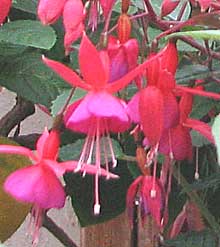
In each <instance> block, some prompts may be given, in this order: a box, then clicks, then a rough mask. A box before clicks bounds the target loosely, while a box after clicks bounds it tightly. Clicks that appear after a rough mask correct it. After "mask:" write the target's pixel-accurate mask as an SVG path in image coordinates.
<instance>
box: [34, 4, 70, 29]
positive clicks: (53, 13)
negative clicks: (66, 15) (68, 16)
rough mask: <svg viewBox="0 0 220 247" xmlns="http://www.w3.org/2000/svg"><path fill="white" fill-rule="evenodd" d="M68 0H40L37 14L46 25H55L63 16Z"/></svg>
mask: <svg viewBox="0 0 220 247" xmlns="http://www.w3.org/2000/svg"><path fill="white" fill-rule="evenodd" d="M66 1H67V0H39V3H38V9H37V14H38V17H39V19H40V21H41V22H42V23H43V24H44V25H48V24H53V23H54V22H56V21H57V20H58V19H59V18H60V16H61V15H62V12H63V8H64V5H65V3H66Z"/></svg>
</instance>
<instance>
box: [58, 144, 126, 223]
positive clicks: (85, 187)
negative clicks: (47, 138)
mask: <svg viewBox="0 0 220 247" xmlns="http://www.w3.org/2000/svg"><path fill="white" fill-rule="evenodd" d="M112 141H113V148H114V152H115V155H116V157H117V156H118V155H120V153H121V152H122V151H121V148H120V145H119V144H118V143H117V141H115V140H112ZM82 144H83V141H82V140H78V141H77V142H75V143H74V144H70V145H66V146H63V147H62V148H61V150H60V158H61V159H62V160H69V159H77V158H78V157H79V155H80V152H81V150H82ZM109 158H110V157H109ZM109 165H110V163H109ZM110 166H111V165H110ZM111 171H112V172H113V173H115V174H118V175H120V178H119V179H112V180H111V179H110V180H106V179H105V178H100V182H99V186H100V200H101V214H100V215H99V216H94V214H93V205H94V176H90V175H86V177H81V175H79V174H74V173H68V174H67V175H65V182H66V187H67V191H68V194H69V195H70V196H71V199H72V205H73V208H74V211H75V212H76V214H77V216H78V218H79V222H80V224H81V226H87V225H91V224H97V223H101V222H104V221H106V220H109V219H111V218H114V217H115V216H117V215H119V214H120V213H122V212H123V211H124V210H125V197H126V192H127V188H128V186H129V184H130V183H131V177H130V174H129V171H128V169H127V166H126V163H125V162H122V161H119V162H118V165H117V167H116V168H115V169H114V170H111Z"/></svg>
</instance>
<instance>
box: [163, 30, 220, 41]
mask: <svg viewBox="0 0 220 247" xmlns="http://www.w3.org/2000/svg"><path fill="white" fill-rule="evenodd" d="M181 36H189V37H192V38H194V39H207V40H220V31H219V30H196V31H186V32H178V33H172V34H170V35H167V36H166V39H170V38H174V37H181Z"/></svg>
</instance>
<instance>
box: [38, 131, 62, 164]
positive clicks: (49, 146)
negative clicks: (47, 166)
mask: <svg viewBox="0 0 220 247" xmlns="http://www.w3.org/2000/svg"><path fill="white" fill-rule="evenodd" d="M59 147H60V133H59V131H58V130H55V129H52V130H51V131H50V133H49V136H48V137H47V139H46V141H45V143H44V146H43V154H42V158H43V159H51V160H56V159H57V156H58V151H59Z"/></svg>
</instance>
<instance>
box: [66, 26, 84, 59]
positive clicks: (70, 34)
mask: <svg viewBox="0 0 220 247" xmlns="http://www.w3.org/2000/svg"><path fill="white" fill-rule="evenodd" d="M84 29H85V26H84V24H83V23H80V24H79V25H78V26H77V27H76V28H75V29H66V32H65V35H64V47H65V55H68V54H69V53H70V52H71V51H72V50H73V48H71V45H72V43H73V42H75V41H76V40H77V39H79V38H80V37H81V36H82V33H83V30H84Z"/></svg>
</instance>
